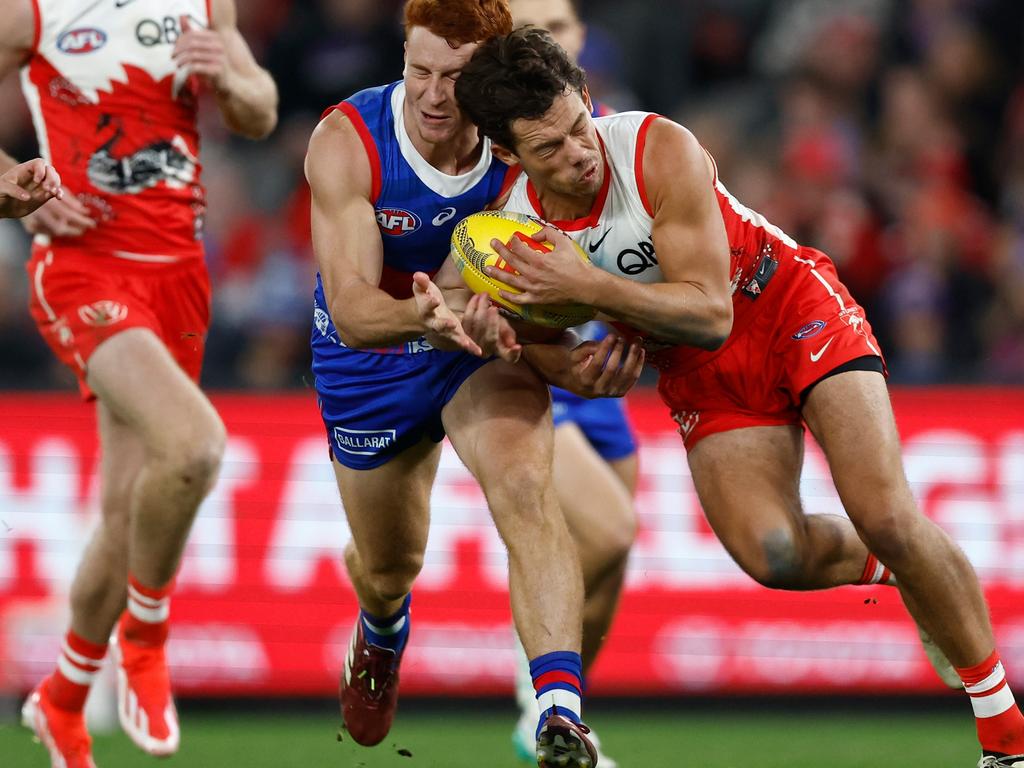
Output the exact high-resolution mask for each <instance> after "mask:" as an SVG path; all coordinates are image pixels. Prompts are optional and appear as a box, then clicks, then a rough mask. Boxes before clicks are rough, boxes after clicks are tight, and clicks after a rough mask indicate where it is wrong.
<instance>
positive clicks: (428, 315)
mask: <svg viewBox="0 0 1024 768" xmlns="http://www.w3.org/2000/svg"><path fill="white" fill-rule="evenodd" d="M412 296H413V299H415V301H416V311H417V314H418V315H419V318H420V322H421V323H422V324H423V327H424V328H425V329H426V334H425V336H426V338H427V341H428V342H430V345H431V346H432V347H434V348H435V349H442V350H458V349H461V350H463V351H465V352H469V353H470V354H472V355H477V356H480V357H483V356H484V352H483V350H482V349H481V348H480V345H479V344H477V343H476V342H475V341H474V340H473V339H472V338H470V336H469V334H467V333H466V331H465V329H464V328H463V327H462V323H461V322H460V321H459V318H458V317H456V316H455V313H454V312H453V311H452V310H451V307H449V306H448V304H447V302H445V300H444V294H442V293H441V289H440V288H438V287H437V285H435V284H434V281H433V280H431V279H430V276H429V275H427V274H426V273H425V272H416V273H415V274H413V276H412Z"/></svg>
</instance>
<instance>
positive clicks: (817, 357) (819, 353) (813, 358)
mask: <svg viewBox="0 0 1024 768" xmlns="http://www.w3.org/2000/svg"><path fill="white" fill-rule="evenodd" d="M833 341H835V339H829V340H828V341H826V342H825V346H824V347H822V348H821V349H819V350H818V351H817V352H811V362H812V363H816V362H818V361H819V360H821V356H822V355H824V354H825V350H826V349H828V345H829V344H831V343H832V342H833Z"/></svg>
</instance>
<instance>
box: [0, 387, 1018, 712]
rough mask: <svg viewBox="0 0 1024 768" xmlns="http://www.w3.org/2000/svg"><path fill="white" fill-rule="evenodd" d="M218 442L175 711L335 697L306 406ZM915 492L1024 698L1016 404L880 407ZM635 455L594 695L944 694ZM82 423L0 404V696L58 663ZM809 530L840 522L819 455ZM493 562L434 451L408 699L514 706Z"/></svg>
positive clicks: (881, 621)
mask: <svg viewBox="0 0 1024 768" xmlns="http://www.w3.org/2000/svg"><path fill="white" fill-rule="evenodd" d="M214 399H215V403H216V405H217V407H218V409H219V410H220V412H221V414H222V415H223V417H224V419H225V422H226V423H227V425H228V429H229V433H230V440H229V446H228V450H227V456H226V460H225V463H224V467H223V471H222V473H221V479H220V481H219V483H218V485H217V487H216V489H215V491H214V492H213V494H212V495H211V497H210V498H209V499H208V500H207V501H206V502H205V503H204V505H203V507H202V509H201V511H200V514H199V517H198V519H197V522H196V525H195V528H194V529H193V535H192V537H191V540H190V543H189V546H188V550H187V553H186V558H185V563H184V565H183V568H182V571H181V574H180V577H179V588H178V591H177V593H176V595H175V599H174V603H173V618H174V630H173V635H172V641H171V648H170V656H171V660H172V664H173V666H174V668H175V673H174V675H175V681H176V685H177V688H178V690H179V691H181V692H182V693H184V694H188V695H225V694H227V695H234V694H239V695H244V694H258V695H265V694H328V693H330V692H332V691H334V690H335V688H336V684H337V674H338V670H339V667H340V662H341V659H342V655H343V651H344V648H345V645H346V643H347V638H348V634H349V632H350V629H351V626H352V623H353V621H354V617H355V611H356V603H355V600H354V597H353V594H352V590H351V588H350V586H349V585H348V583H347V580H346V576H345V572H344V568H343V566H342V564H341V557H340V556H341V551H342V548H343V546H344V543H345V541H346V540H347V538H348V528H347V526H346V524H345V518H344V513H343V510H342V507H341V503H340V501H339V499H338V494H337V491H336V489H335V486H334V480H333V474H332V472H331V469H330V465H329V463H328V459H327V445H326V440H325V439H324V437H323V428H322V426H321V425H320V423H319V421H318V416H317V413H316V408H315V404H314V399H313V397H312V396H311V395H306V394H300V395H281V396H277V395H274V396H251V395H222V396H217V397H215V398H214ZM894 402H895V406H896V411H897V418H898V420H899V425H900V429H901V433H902V437H903V441H904V455H905V461H906V468H907V474H908V477H909V478H910V481H911V483H912V486H913V490H914V492H915V494H916V496H917V498H918V499H919V501H920V502H921V504H922V506H923V508H924V510H925V512H926V514H927V515H929V516H930V517H931V518H932V519H934V520H936V521H937V522H938V523H939V524H940V525H942V526H943V527H944V528H945V529H946V530H947V531H948V532H949V533H950V534H951V535H952V536H953V538H954V539H956V540H957V541H958V543H959V544H960V545H961V546H962V547H963V548H964V551H965V552H966V553H967V555H968V557H969V558H970V559H971V561H972V562H973V564H974V566H975V568H976V569H977V570H978V573H979V575H980V576H981V578H982V582H983V584H984V586H985V590H986V594H987V595H988V598H989V601H990V604H991V608H992V615H993V619H994V622H995V626H996V631H997V635H998V637H999V641H1000V648H1001V651H1002V654H1003V657H1004V659H1006V661H1007V667H1008V670H1009V672H1010V675H1011V677H1013V676H1014V675H1016V678H1015V679H1016V681H1017V684H1018V685H1020V684H1021V682H1024V677H1021V676H1022V675H1024V392H1022V391H1011V390H956V389H940V390H911V391H897V392H896V393H895V394H894ZM629 406H630V412H631V415H632V418H633V421H634V424H635V426H636V428H637V432H638V435H639V443H640V459H641V479H640V489H639V494H638V497H637V508H638V513H639V518H640V533H639V538H638V541H637V545H636V548H635V550H634V552H633V555H632V558H631V561H630V568H629V574H628V581H627V586H626V591H625V596H624V598H623V600H622V606H621V610H620V612H619V616H618V618H617V621H616V624H615V626H614V628H613V630H612V632H611V634H610V635H609V638H608V642H607V646H606V650H605V652H604V654H603V656H602V657H601V659H600V660H599V662H598V664H597V665H596V667H595V669H594V670H593V673H592V675H591V677H590V680H589V687H590V691H591V692H592V693H594V694H598V695H600V694H672V693H687V692H690V693H702V692H714V693H724V692H730V693H759V692H779V693H785V692H789V693H795V692H808V691H815V692H834V693H843V692H881V693H892V692H928V691H938V690H940V687H941V684H940V683H938V681H937V680H936V678H935V677H934V675H933V674H932V673H931V671H930V669H929V667H928V666H927V662H926V661H925V659H924V655H923V654H922V652H921V651H920V648H919V645H918V641H917V635H916V632H915V629H914V627H913V624H912V623H911V622H910V620H909V619H908V617H907V615H906V613H905V611H904V609H903V607H902V605H901V603H900V600H899V596H898V594H897V593H896V591H895V590H894V589H892V588H885V587H871V588H863V587H846V588H842V589H837V590H829V591H826V592H817V593H784V592H779V591H772V590H768V589H765V588H763V587H760V586H758V585H757V584H755V583H754V582H753V581H751V580H750V579H749V578H748V577H747V576H745V575H744V574H743V573H742V572H741V571H740V570H739V569H738V568H737V567H736V566H735V565H734V564H733V563H732V561H731V560H730V559H729V557H728V555H727V554H726V553H725V551H724V550H723V549H722V547H721V546H720V545H719V544H718V543H717V541H716V540H715V538H714V536H713V535H712V533H711V532H710V530H709V529H708V527H707V524H706V523H705V522H704V519H703V516H702V514H701V511H700V507H699V505H698V503H697V500H696V497H695V494H694V492H693V487H692V483H691V480H690V475H689V470H688V468H687V465H686V460H685V455H684V452H683V449H682V445H681V443H680V440H679V436H678V435H677V434H676V432H675V426H676V425H675V424H674V423H673V422H672V421H671V420H670V419H669V418H668V416H667V414H666V413H665V411H664V409H663V408H662V407H661V405H660V404H659V403H658V401H657V399H656V397H655V396H654V395H653V394H651V393H649V392H641V393H638V394H637V395H635V396H633V397H632V399H631V400H630V401H629ZM96 459H97V455H96V444H95V438H94V417H93V413H92V409H91V408H89V407H87V406H84V405H82V404H81V403H79V402H77V401H75V400H74V399H73V398H71V397H69V396H56V395H45V396H43V395H38V396H37V395H11V394H5V395H4V396H3V397H2V398H0V691H2V690H4V689H6V690H9V691H24V690H26V689H28V688H29V687H30V686H31V685H32V684H33V683H34V682H35V681H36V680H37V679H38V678H39V677H40V676H42V675H43V674H45V673H46V672H47V671H48V670H49V669H50V667H51V665H52V663H53V661H54V659H55V658H56V655H57V648H58V643H59V639H60V635H61V633H62V631H63V629H64V625H65V622H66V613H65V612H66V607H65V602H66V598H65V595H66V593H67V589H68V585H69V584H70V581H71V578H72V576H73V574H74V569H75V566H76V564H77V562H78V558H79V555H80V553H81V550H82V547H83V546H84V542H85V541H86V540H87V538H88V535H89V530H90V528H91V527H92V526H93V525H94V523H95V520H96V515H97V495H96V484H95V466H96ZM801 490H802V494H803V497H804V502H805V506H806V509H807V511H808V512H809V513H812V514H818V513H832V514H842V508H841V505H840V504H839V501H838V498H837V496H836V494H835V490H834V488H833V487H832V484H831V482H830V481H829V479H828V472H827V468H826V465H825V462H824V458H823V456H822V455H821V452H820V451H819V450H818V449H817V448H816V446H813V445H809V446H808V451H807V456H806V461H805V467H804V475H803V480H802V484H801ZM513 665H514V652H513V643H512V634H511V628H510V618H509V610H508V593H507V588H506V563H505V556H504V550H503V547H502V545H501V543H500V541H499V539H498V537H497V534H496V533H495V531H494V529H493V526H492V525H491V524H490V522H489V517H488V514H487V509H486V506H485V504H484V501H483V497H482V495H481V493H480V491H479V489H478V487H477V486H476V484H475V483H474V481H473V480H472V478H471V477H470V476H469V474H468V473H467V471H466V470H465V469H464V468H463V467H462V465H461V464H460V463H459V461H458V459H457V458H456V457H455V455H454V453H453V452H452V451H451V449H450V448H449V447H447V446H446V448H445V451H444V455H443V458H442V461H441V468H440V471H439V473H438V480H437V483H436V486H435V489H434V493H433V498H432V525H431V535H430V542H429V545H428V549H427V554H426V562H425V566H424V569H423V572H422V574H421V576H420V578H419V581H418V582H417V587H416V590H415V593H414V623H413V635H412V642H411V646H410V650H409V653H408V656H407V661H406V663H405V664H404V665H403V678H402V685H403V692H404V693H405V694H454V695H460V694H467V695H468V694H473V695H477V694H480V693H499V692H505V691H509V690H510V689H511V682H510V681H511V676H512V670H513Z"/></svg>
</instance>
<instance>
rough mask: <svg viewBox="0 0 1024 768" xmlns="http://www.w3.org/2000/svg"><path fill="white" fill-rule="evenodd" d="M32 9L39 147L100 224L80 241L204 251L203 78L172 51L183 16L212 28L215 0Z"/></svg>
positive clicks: (144, 250) (138, 253) (140, 256)
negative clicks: (186, 69)
mask: <svg viewBox="0 0 1024 768" xmlns="http://www.w3.org/2000/svg"><path fill="white" fill-rule="evenodd" d="M32 7H33V11H34V16H35V39H34V42H33V46H32V51H31V55H30V57H29V59H28V61H27V62H26V63H25V64H24V66H23V67H22V69H21V83H22V89H23V91H24V94H25V99H26V101H27V102H28V106H29V109H30V110H31V112H32V118H33V121H34V123H35V128H36V134H37V137H38V139H39V145H40V151H41V153H42V155H43V157H45V158H46V159H47V160H49V162H50V163H51V164H53V166H54V167H56V168H57V170H58V171H59V172H60V175H61V179H62V181H63V183H64V185H65V187H66V188H67V189H68V190H69V191H71V192H72V193H73V194H75V195H76V196H77V197H78V199H79V200H80V201H81V202H83V203H84V204H85V205H86V206H87V207H88V208H89V209H90V212H91V215H92V216H93V217H94V218H95V219H96V221H97V222H98V224H99V225H98V226H97V227H96V228H95V229H93V230H91V231H89V232H87V233H85V234H84V235H82V236H81V237H76V238H74V240H73V245H74V247H75V248H77V249H83V250H87V251H103V252H105V253H108V254H113V255H115V256H121V257H124V258H127V259H135V260H139V261H157V262H159V261H177V260H180V259H182V258H189V257H200V256H202V247H201V243H200V238H201V234H202V222H203V216H204V212H205V205H206V202H205V199H206V198H205V193H204V191H203V187H202V185H201V184H200V170H201V168H200V164H199V134H198V131H197V129H196V109H197V102H196V94H197V91H198V84H197V82H196V80H195V78H187V77H185V76H184V74H183V73H182V72H181V71H179V70H178V69H177V67H176V66H175V64H174V61H173V60H172V59H171V51H172V50H173V49H174V44H175V42H176V41H177V39H178V37H179V36H180V35H181V33H182V26H183V20H186V19H187V23H188V24H190V25H191V26H193V27H197V28H198V27H208V26H209V25H210V9H209V0H32ZM53 244H54V245H55V246H59V245H61V244H62V239H59V238H58V239H55V240H54V242H53ZM66 244H68V245H71V244H72V241H71V240H70V239H69V240H67V243H66Z"/></svg>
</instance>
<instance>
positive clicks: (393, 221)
mask: <svg viewBox="0 0 1024 768" xmlns="http://www.w3.org/2000/svg"><path fill="white" fill-rule="evenodd" d="M453 215H454V214H453ZM377 225H378V226H379V227H380V231H381V232H383V233H384V234H385V235H391V236H392V237H402V236H403V235H408V234H409V233H410V232H415V231H416V230H417V229H419V228H420V219H419V216H417V215H416V214H415V213H413V212H412V211H405V210H402V209H401V208H379V209H378V210H377Z"/></svg>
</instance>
